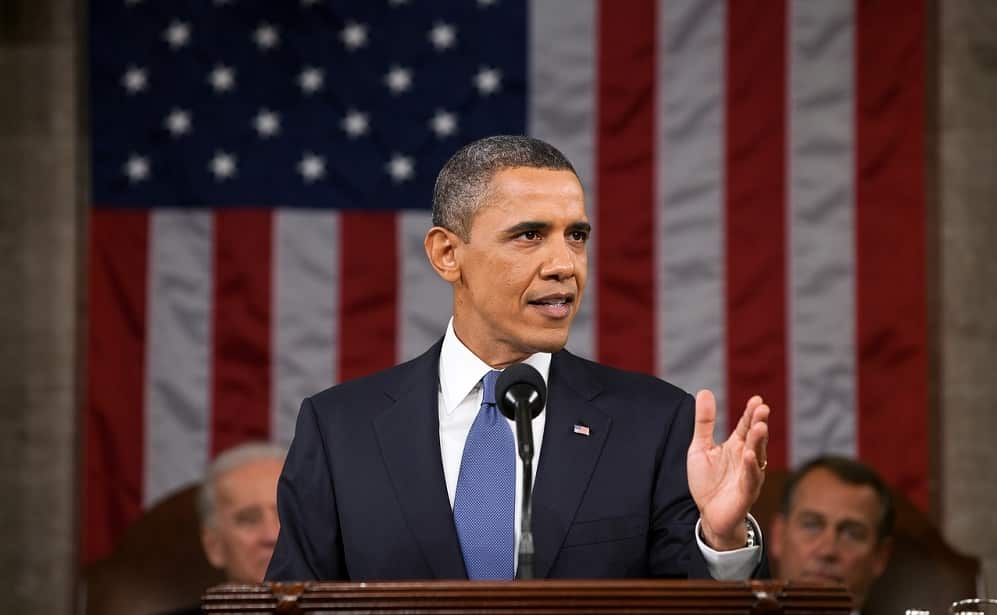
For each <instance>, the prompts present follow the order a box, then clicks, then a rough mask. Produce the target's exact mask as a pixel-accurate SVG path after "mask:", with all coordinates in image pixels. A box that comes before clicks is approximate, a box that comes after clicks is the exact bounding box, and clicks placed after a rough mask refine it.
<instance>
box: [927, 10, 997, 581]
mask: <svg viewBox="0 0 997 615" xmlns="http://www.w3.org/2000/svg"><path fill="white" fill-rule="evenodd" d="M938 11H939V17H940V21H939V29H940V30H939V37H938V46H939V49H938V51H939V53H938V64H937V70H938V76H937V77H938V78H937V86H938V87H939V91H938V92H937V94H936V96H937V99H938V104H939V114H938V123H939V125H938V126H937V132H936V135H935V137H936V139H937V144H938V147H939V150H938V164H939V167H938V195H939V208H938V215H937V224H938V225H939V228H938V229H937V231H936V232H935V235H936V237H937V239H938V258H939V262H938V267H939V279H938V290H939V297H938V301H939V306H940V312H939V318H938V335H939V338H940V339H939V340H938V343H939V352H940V387H939V398H940V404H941V408H940V418H939V421H938V425H939V426H940V428H941V431H942V433H941V438H940V441H941V447H942V450H941V455H940V460H941V470H942V516H943V520H944V531H945V534H946V535H947V537H948V538H949V540H950V541H951V542H952V543H953V544H954V545H955V546H956V547H957V548H959V549H960V550H962V551H965V552H967V553H971V554H973V555H976V556H978V557H980V559H981V560H982V561H983V564H984V572H985V576H986V583H987V593H988V594H989V595H991V596H997V522H995V521H994V515H995V512H997V3H995V2H992V0H955V1H950V0H939V2H938Z"/></svg>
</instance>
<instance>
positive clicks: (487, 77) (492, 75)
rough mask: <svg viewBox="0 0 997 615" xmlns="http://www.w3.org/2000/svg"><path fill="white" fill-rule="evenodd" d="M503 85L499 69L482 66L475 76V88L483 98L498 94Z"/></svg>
mask: <svg viewBox="0 0 997 615" xmlns="http://www.w3.org/2000/svg"><path fill="white" fill-rule="evenodd" d="M501 84H502V73H501V72H500V71H499V70H498V69H497V68H488V67H487V66H482V67H481V69H480V70H479V71H478V74H477V75H475V76H474V87H476V88H478V93H480V94H481V95H482V96H488V95H489V94H493V93H495V92H497V91H498V89H499V87H500V86H501Z"/></svg>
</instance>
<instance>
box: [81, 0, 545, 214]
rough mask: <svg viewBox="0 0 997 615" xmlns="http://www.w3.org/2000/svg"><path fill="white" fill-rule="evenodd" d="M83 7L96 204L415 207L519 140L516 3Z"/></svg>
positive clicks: (521, 49) (522, 70)
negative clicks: (454, 158)
mask: <svg viewBox="0 0 997 615" xmlns="http://www.w3.org/2000/svg"><path fill="white" fill-rule="evenodd" d="M420 4H422V5H421V6H420ZM91 5H92V8H91V12H92V19H91V38H92V45H91V53H92V63H91V67H92V68H91V70H92V80H91V82H92V88H93V90H92V94H93V97H92V101H93V104H92V109H91V112H92V120H93V121H92V133H93V161H94V173H93V177H94V188H93V189H94V197H95V199H94V202H95V205H96V206H98V207H103V206H114V207H119V206H124V207H157V206H160V207H218V206H232V205H237V206H291V207H330V208H338V209H397V208H413V209H418V208H427V207H428V206H429V203H430V195H431V194H432V185H433V180H434V178H435V175H436V173H437V172H438V170H439V168H440V167H441V166H442V164H443V163H444V162H445V161H446V159H447V158H448V157H449V156H450V155H451V154H453V152H454V151H455V150H456V149H457V148H458V147H459V146H460V145H462V144H464V143H467V142H469V141H471V140H474V139H476V138H479V137H482V136H486V135H490V134H500V133H522V132H524V130H525V123H526V119H525V115H526V103H525V94H526V93H525V90H526V34H527V31H526V6H525V3H524V2H521V1H520V2H515V1H508V0H506V1H503V2H501V3H498V2H489V1H479V2H473V1H467V0H450V1H436V0H434V2H432V3H431V4H430V5H429V6H428V10H427V6H426V5H425V3H418V2H409V1H405V0H393V1H391V0H382V1H370V2H343V1H328V2H321V1H319V0H304V1H300V2H290V1H288V2H274V1H255V2H247V1H237V0H229V1H225V0H214V1H211V2H209V1H206V0H189V1H187V2H172V1H171V2H155V1H152V0H131V1H128V0H126V1H121V0H108V1H96V2H93V3H91Z"/></svg>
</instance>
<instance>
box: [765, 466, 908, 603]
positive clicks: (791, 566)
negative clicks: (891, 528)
mask: <svg viewBox="0 0 997 615" xmlns="http://www.w3.org/2000/svg"><path fill="white" fill-rule="evenodd" d="M880 511H881V508H880V503H879V497H878V496H877V495H876V491H875V489H873V488H872V487H871V486H869V485H851V484H848V483H845V482H843V481H841V480H840V479H838V478H837V477H836V476H835V475H834V474H833V473H832V472H831V471H829V470H826V469H824V468H817V469H815V470H812V471H810V472H808V473H807V474H806V475H805V476H804V477H803V478H802V479H801V480H800V482H799V483H798V484H797V486H796V492H795V493H794V494H793V500H792V501H791V502H790V510H789V515H788V517H783V516H781V515H780V516H779V517H778V518H777V519H776V520H775V523H774V524H773V526H772V545H771V550H772V555H773V556H774V557H775V559H777V560H779V572H780V574H779V576H780V577H782V578H785V579H789V580H791V581H816V582H835V583H841V584H843V585H845V587H847V588H848V589H849V591H851V593H852V595H853V597H854V606H855V607H856V608H861V606H862V604H863V603H864V602H865V597H866V594H867V592H868V591H869V586H870V585H871V584H872V582H873V581H874V580H875V579H876V578H877V577H879V575H881V574H882V573H883V570H884V569H885V568H886V561H887V559H888V558H889V552H890V544H889V540H888V539H886V540H883V541H880V540H879V539H878V538H877V536H876V527H877V525H878V523H879V518H880Z"/></svg>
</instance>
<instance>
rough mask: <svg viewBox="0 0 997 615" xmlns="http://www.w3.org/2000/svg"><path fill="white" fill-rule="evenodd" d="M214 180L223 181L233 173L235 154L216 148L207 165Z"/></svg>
mask: <svg viewBox="0 0 997 615" xmlns="http://www.w3.org/2000/svg"><path fill="white" fill-rule="evenodd" d="M208 168H209V169H210V171H211V173H212V174H213V175H214V176H215V180H216V181H223V180H226V179H229V178H231V177H233V176H234V175H235V170H236V168H235V156H233V155H232V154H229V153H228V152H223V151H221V150H218V151H216V152H215V156H214V157H213V158H212V159H211V164H210V165H209V166H208Z"/></svg>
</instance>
